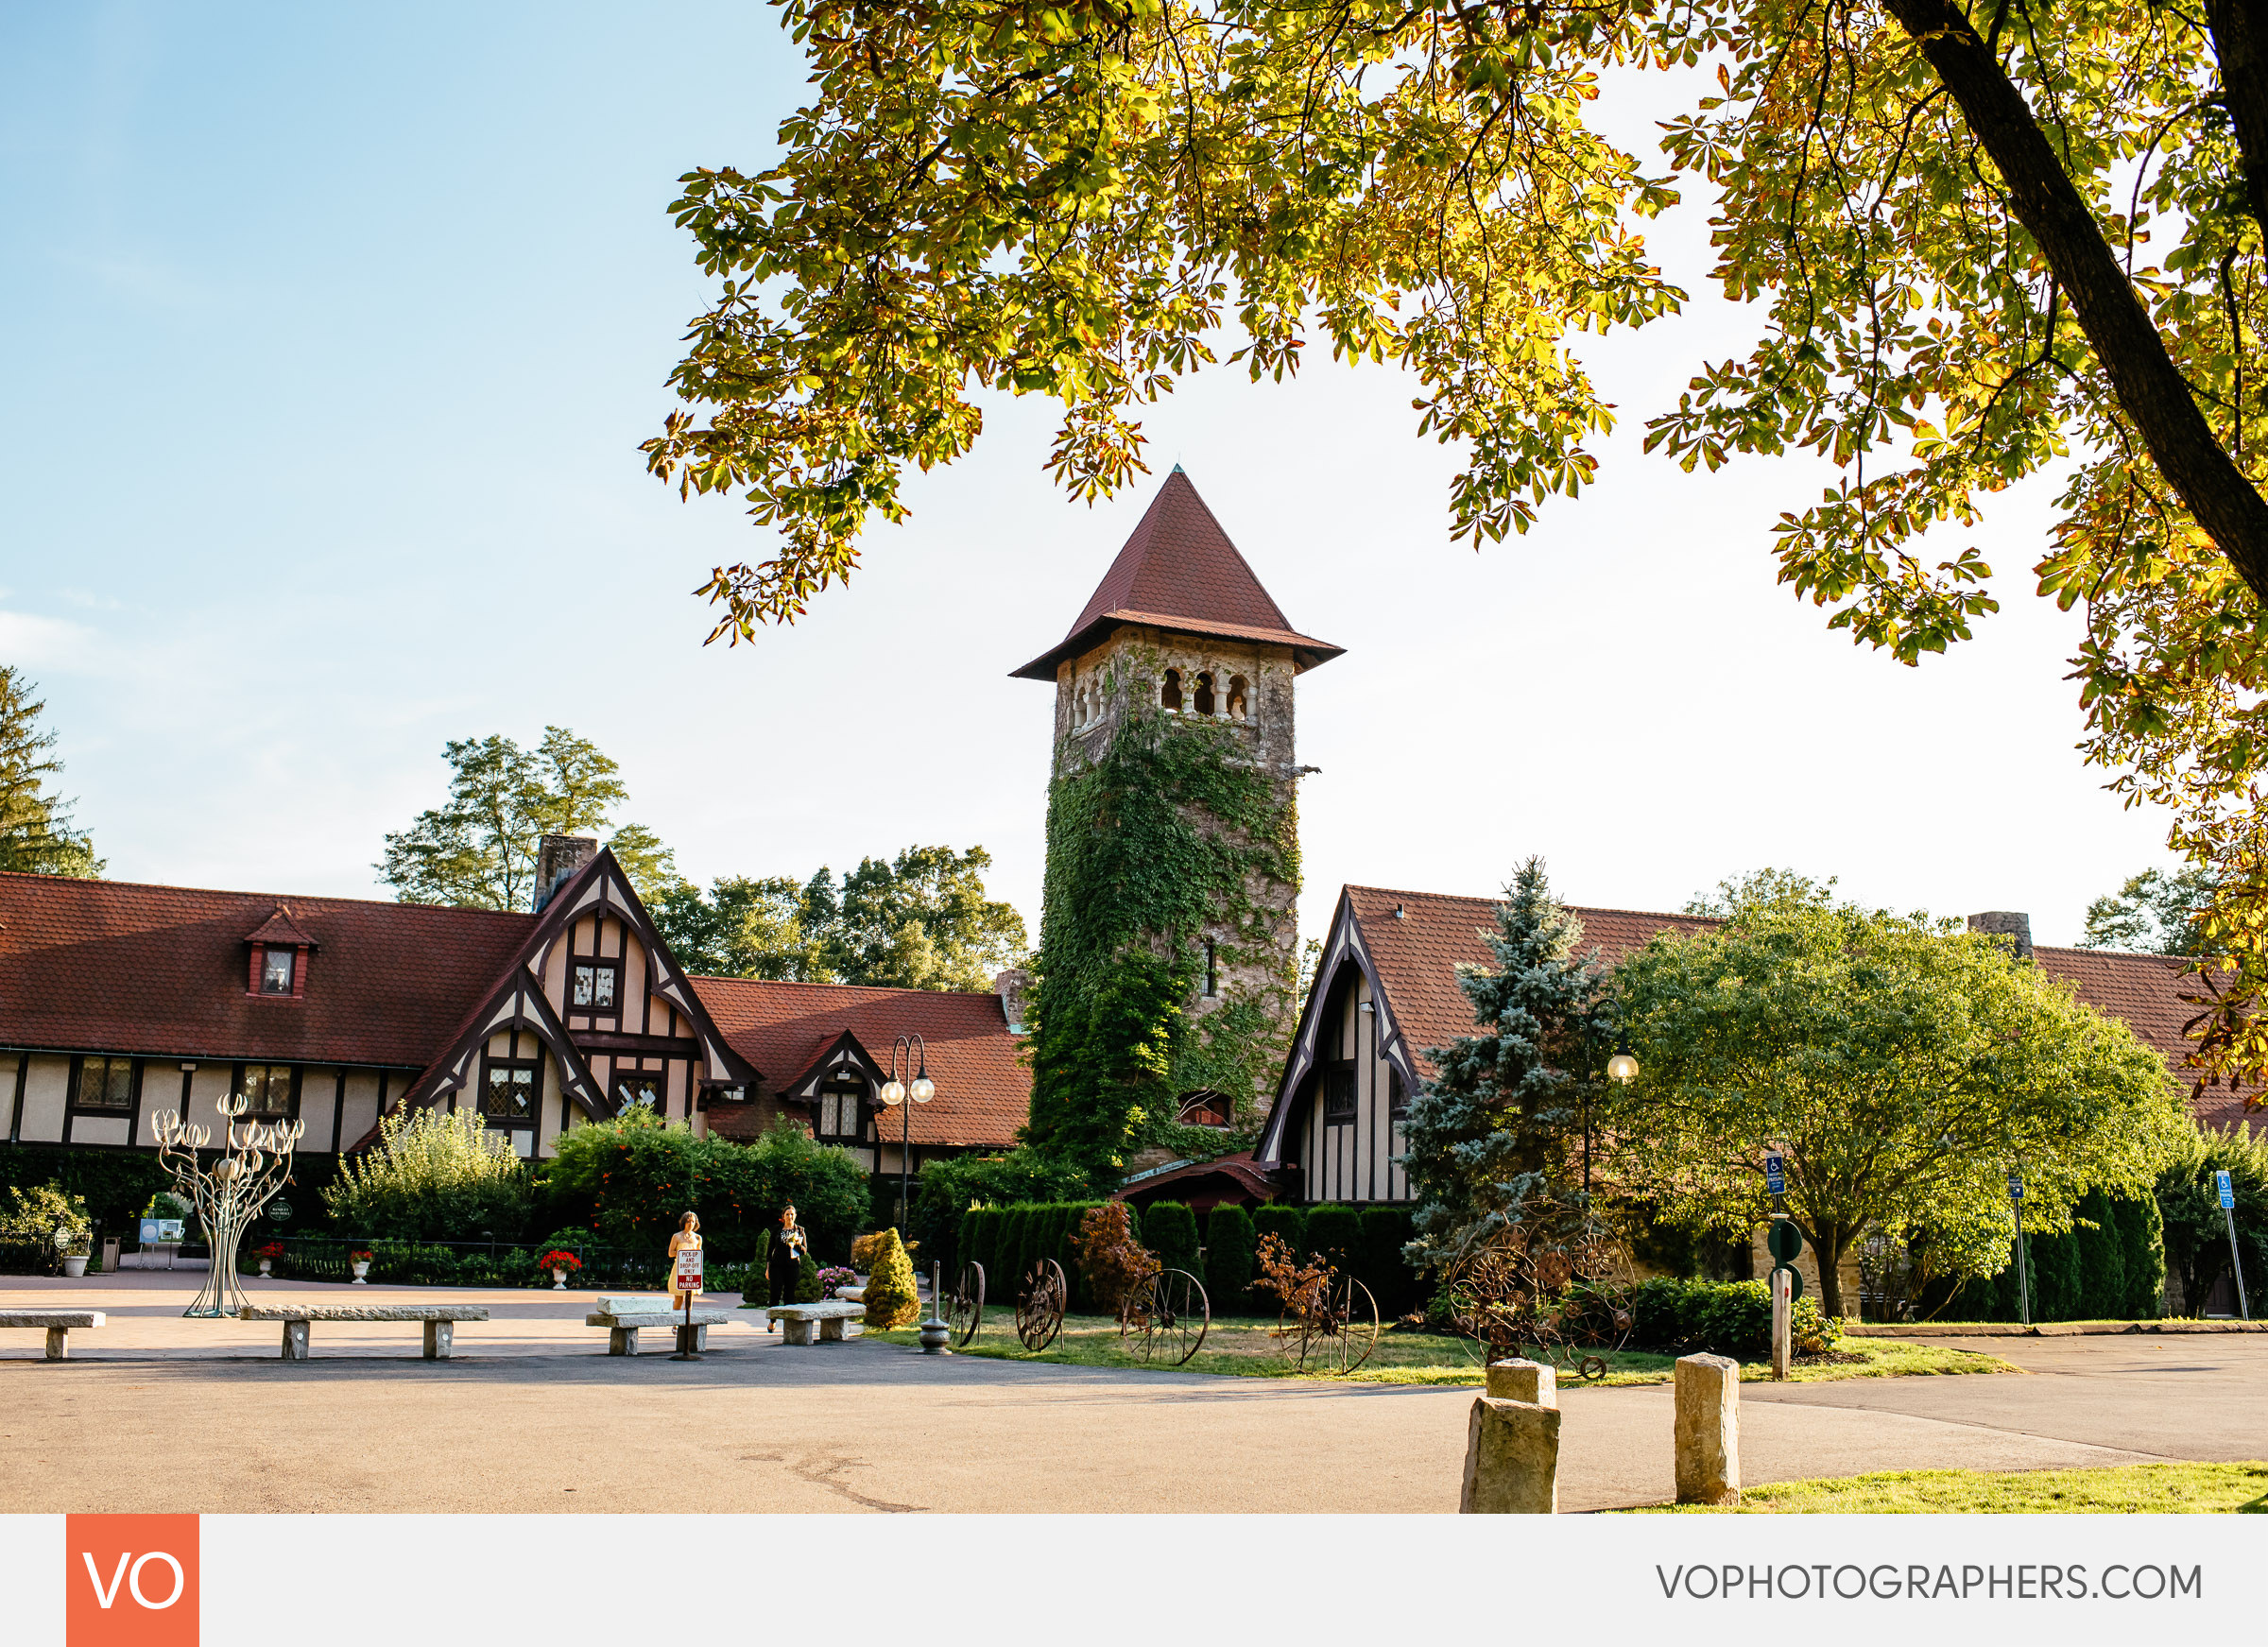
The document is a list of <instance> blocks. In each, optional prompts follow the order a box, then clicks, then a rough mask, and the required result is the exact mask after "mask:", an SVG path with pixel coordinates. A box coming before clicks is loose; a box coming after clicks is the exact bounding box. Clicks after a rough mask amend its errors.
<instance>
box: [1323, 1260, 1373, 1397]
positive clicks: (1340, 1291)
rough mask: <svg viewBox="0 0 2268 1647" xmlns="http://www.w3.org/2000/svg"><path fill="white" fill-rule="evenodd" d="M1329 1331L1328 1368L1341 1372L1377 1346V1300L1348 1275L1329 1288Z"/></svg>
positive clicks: (1360, 1360) (1349, 1369)
mask: <svg viewBox="0 0 2268 1647" xmlns="http://www.w3.org/2000/svg"><path fill="white" fill-rule="evenodd" d="M1331 1314H1332V1335H1331V1337H1330V1338H1329V1339H1328V1340H1327V1341H1326V1348H1327V1349H1328V1351H1329V1353H1330V1359H1331V1365H1332V1370H1333V1371H1334V1372H1337V1373H1339V1374H1340V1375H1341V1376H1344V1375H1346V1374H1348V1373H1350V1372H1352V1371H1354V1369H1355V1368H1356V1367H1358V1366H1361V1365H1362V1364H1363V1363H1365V1362H1366V1361H1368V1360H1369V1359H1370V1352H1371V1350H1373V1349H1375V1348H1376V1347H1378V1333H1379V1320H1378V1300H1377V1299H1376V1298H1374V1297H1372V1296H1371V1295H1370V1289H1369V1288H1368V1287H1366V1286H1364V1285H1363V1283H1362V1282H1360V1281H1358V1280H1356V1279H1354V1278H1352V1277H1351V1276H1350V1277H1349V1278H1346V1279H1345V1280H1342V1281H1341V1282H1339V1284H1338V1285H1337V1286H1335V1287H1333V1288H1332V1290H1331Z"/></svg>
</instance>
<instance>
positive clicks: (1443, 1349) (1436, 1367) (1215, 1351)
mask: <svg viewBox="0 0 2268 1647" xmlns="http://www.w3.org/2000/svg"><path fill="white" fill-rule="evenodd" d="M865 1336H868V1337H870V1338H878V1339H881V1340H882V1341H884V1342H885V1343H888V1344H914V1343H917V1342H919V1334H918V1333H917V1332H916V1331H915V1330H914V1329H912V1328H910V1327H905V1328H899V1329H897V1330H892V1331H888V1332H874V1333H868V1334H866V1335H865ZM1126 1342H1127V1341H1126V1340H1125V1339H1122V1338H1121V1336H1120V1334H1119V1330H1118V1323H1117V1322H1116V1321H1114V1320H1112V1319H1111V1318H1110V1317H1109V1316H1108V1315H1066V1316H1065V1317H1064V1318H1063V1333H1062V1336H1061V1337H1059V1338H1057V1340H1056V1342H1055V1343H1054V1344H1053V1345H1051V1346H1050V1347H1048V1348H1047V1350H1046V1351H1045V1352H1044V1353H1042V1354H1040V1355H1032V1354H1029V1353H1028V1352H1027V1351H1026V1350H1025V1349H1024V1347H1023V1346H1022V1344H1020V1343H1018V1342H1017V1339H1016V1325H1015V1318H1014V1315H1013V1312H1010V1311H1008V1310H1005V1309H1002V1308H999V1307H988V1308H987V1309H986V1311H985V1325H984V1329H983V1330H982V1331H980V1332H979V1333H978V1334H977V1335H976V1339H975V1341H974V1342H973V1343H971V1345H970V1346H969V1347H967V1348H966V1349H963V1350H959V1351H957V1352H956V1353H958V1354H961V1355H982V1356H991V1357H994V1358H996V1359H998V1360H1003V1361H1042V1362H1053V1363H1056V1364H1060V1365H1067V1366H1115V1367H1137V1368H1139V1367H1141V1366H1142V1365H1143V1363H1142V1362H1140V1361H1138V1360H1136V1359H1135V1358H1134V1357H1133V1356H1131V1355H1129V1354H1127V1353H1126V1350H1125V1344H1126ZM1844 1350H1845V1357H1839V1358H1837V1359H1835V1360H1832V1361H1822V1362H1817V1363H1813V1364H1808V1365H1806V1364H1798V1365H1797V1366H1796V1367H1795V1370H1794V1373H1793V1375H1792V1376H1793V1378H1794V1380H1795V1381H1798V1382H1805V1383H1813V1382H1823V1381H1832V1380H1837V1379H1866V1378H1890V1377H1899V1376H1903V1375H1907V1374H1913V1373H1984V1372H2015V1371H2018V1370H2019V1369H2018V1368H2016V1367H2013V1366H2011V1365H2009V1364H2008V1363H2006V1362H2004V1361H2001V1360H1999V1359H1997V1358H1995V1357H1993V1356H1989V1355H1979V1354H1976V1353H1975V1352H1973V1351H1970V1350H1964V1349H1948V1348H1942V1347H1938V1346H1935V1345H1924V1344H1904V1343H1900V1342H1899V1341H1897V1340H1895V1339H1880V1338H1871V1339H1846V1340H1845V1341H1844ZM1675 1360H1676V1358H1675V1356H1668V1355H1652V1354H1648V1353H1646V1352H1644V1351H1642V1350H1634V1349H1632V1350H1624V1351H1622V1352H1620V1353H1618V1354H1616V1355H1614V1356H1613V1357H1611V1358H1610V1365H1609V1366H1608V1369H1607V1372H1606V1377H1605V1378H1603V1379H1597V1380H1594V1381H1592V1384H1593V1385H1597V1384H1659V1383H1667V1382H1668V1381H1669V1380H1670V1376H1671V1367H1672V1366H1673V1364H1675ZM1311 1368H1312V1364H1311ZM1179 1370H1180V1371H1182V1372H1194V1373H1218V1374H1223V1375H1226V1376H1229V1377H1232V1378H1293V1377H1299V1376H1306V1377H1309V1378H1316V1377H1325V1376H1329V1375H1326V1374H1321V1373H1317V1372H1315V1371H1313V1370H1310V1371H1309V1372H1308V1373H1306V1374H1305V1375H1300V1374H1298V1373H1297V1372H1296V1371H1295V1369H1294V1368H1293V1366H1292V1365H1291V1363H1290V1362H1289V1360H1288V1359H1286V1357H1285V1355H1284V1353H1283V1346H1282V1345H1281V1344H1280V1342H1279V1341H1278V1339H1277V1337H1276V1320H1275V1318H1274V1317H1273V1316H1270V1317H1268V1318H1266V1319H1261V1318H1259V1317H1254V1316H1216V1317H1215V1318H1214V1320H1213V1323H1212V1330H1211V1331H1210V1332H1208V1333H1207V1334H1206V1336H1205V1345H1204V1347H1203V1348H1201V1349H1199V1350H1198V1351H1197V1353H1196V1355H1195V1357H1194V1359H1193V1360H1191V1362H1190V1363H1189V1364H1188V1365H1186V1366H1184V1367H1182V1368H1180V1369H1179ZM1771 1376H1772V1368H1771V1365H1770V1364H1769V1363H1764V1362H1755V1363H1750V1364H1746V1365H1744V1366H1743V1367H1742V1368H1741V1378H1742V1381H1744V1382H1756V1381H1762V1380H1768V1379H1769V1378H1771ZM1352 1377H1353V1379H1354V1381H1356V1382H1358V1383H1369V1384H1478V1383H1480V1382H1481V1381H1482V1380H1481V1365H1480V1363H1479V1362H1478V1361H1477V1360H1475V1359H1474V1358H1473V1355H1472V1353H1471V1349H1470V1347H1469V1345H1467V1343H1466V1342H1465V1341H1464V1340H1463V1339H1460V1338H1454V1337H1451V1336H1449V1335H1447V1334H1441V1333H1432V1332H1383V1333H1381V1334H1380V1335H1379V1340H1378V1345H1377V1347H1376V1348H1374V1349H1372V1350H1371V1352H1370V1358H1369V1360H1367V1361H1366V1362H1365V1363H1364V1364H1362V1366H1361V1367H1360V1368H1359V1369H1358V1370H1357V1371H1356V1372H1355V1373H1354V1374H1353V1375H1352ZM1560 1387H1561V1388H1562V1389H1582V1388H1586V1387H1589V1386H1586V1385H1585V1383H1584V1381H1582V1380H1580V1379H1578V1378H1576V1377H1574V1376H1573V1375H1572V1374H1569V1375H1567V1376H1566V1378H1565V1379H1564V1380H1563V1381H1562V1382H1561V1385H1560Z"/></svg>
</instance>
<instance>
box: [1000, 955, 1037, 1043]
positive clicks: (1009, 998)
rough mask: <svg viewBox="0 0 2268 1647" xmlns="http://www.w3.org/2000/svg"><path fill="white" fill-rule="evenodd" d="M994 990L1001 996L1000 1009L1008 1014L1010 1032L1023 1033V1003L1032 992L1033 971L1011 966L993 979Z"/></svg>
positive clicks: (1013, 1033)
mask: <svg viewBox="0 0 2268 1647" xmlns="http://www.w3.org/2000/svg"><path fill="white" fill-rule="evenodd" d="M992 991H993V993H994V994H996V995H998V996H999V997H1000V1009H1001V1010H1002V1011H1003V1012H1005V1013H1006V1014H1007V1015H1008V1033H1009V1034H1010V1035H1022V1034H1023V1032H1024V1031H1023V1004H1024V1002H1025V1001H1026V1000H1028V999H1029V998H1030V996H1031V993H1032V975H1031V973H1029V972H1028V971H1026V970H1025V969H1023V968H1022V967H1011V968H1009V969H1007V970H1006V971H1005V972H1003V973H1001V975H1000V976H999V977H997V978H995V979H993V980H992Z"/></svg>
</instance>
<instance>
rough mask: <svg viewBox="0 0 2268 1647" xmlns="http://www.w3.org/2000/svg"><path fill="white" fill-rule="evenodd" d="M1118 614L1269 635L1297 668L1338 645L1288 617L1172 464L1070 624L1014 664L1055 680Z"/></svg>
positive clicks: (1192, 628)
mask: <svg viewBox="0 0 2268 1647" xmlns="http://www.w3.org/2000/svg"><path fill="white" fill-rule="evenodd" d="M1122 624H1147V625H1149V626H1153V627H1155V628H1160V629H1176V630H1178V631H1180V632H1181V633H1183V634H1190V635H1217V636H1221V637H1223V638H1226V639H1229V640H1238V641H1265V642H1271V643H1275V644H1278V645H1282V646H1289V647H1291V648H1292V651H1293V659H1294V662H1295V664H1296V666H1297V668H1300V669H1312V668H1314V666H1315V665H1316V664H1318V663H1327V662H1329V661H1331V660H1332V659H1333V658H1336V657H1337V656H1338V655H1339V654H1340V653H1341V652H1342V651H1344V650H1345V648H1344V647H1341V646H1333V645H1332V643H1330V642H1328V641H1318V640H1316V639H1315V638H1314V636H1312V635H1303V634H1300V633H1299V632H1298V631H1297V629H1294V628H1293V627H1292V626H1291V623H1290V621H1289V620H1288V619H1286V618H1285V617H1284V615H1283V611H1282V609H1280V607H1278V606H1277V604H1276V603H1275V601H1274V600H1273V599H1271V598H1270V597H1269V594H1268V592H1267V591H1266V590H1265V589H1263V588H1262V587H1261V583H1260V579H1259V578H1258V577H1256V576H1254V575H1253V573H1252V568H1251V567H1250V565H1248V564H1247V563H1246V560H1245V558H1244V557H1243V556H1242V555H1240V554H1238V553H1237V550H1236V545H1235V544H1234V543H1231V542H1230V541H1229V534H1228V533H1226V532H1224V531H1222V530H1221V523H1219V522H1218V521H1216V520H1214V519H1213V518H1212V511H1211V509H1209V508H1207V507H1206V506H1205V500H1204V499H1203V498H1201V497H1199V496H1198V495H1197V489H1196V488H1195V487H1194V486H1192V485H1191V484H1190V481H1189V476H1187V475H1186V474H1183V473H1182V472H1181V469H1180V466H1179V465H1178V464H1177V465H1176V466H1175V468H1174V472H1173V473H1171V474H1169V475H1167V476H1166V477H1165V484H1164V485H1163V486H1161V487H1160V488H1159V489H1158V495H1157V496H1156V497H1155V498H1153V499H1151V500H1150V506H1149V509H1148V510H1147V512H1145V513H1144V514H1143V517H1142V523H1141V524H1140V525H1138V526H1136V527H1135V528H1134V535H1133V536H1132V537H1130V538H1128V539H1127V540H1126V541H1125V547H1124V548H1122V549H1121V550H1119V552H1118V558H1117V559H1115V560H1113V561H1112V562H1111V563H1110V570H1109V571H1108V572H1107V573H1105V574H1104V575H1103V581H1102V582H1101V583H1100V584H1098V585H1096V586H1095V591H1094V593H1093V595H1092V596H1091V598H1090V599H1089V600H1088V602H1087V609H1086V610H1084V611H1082V612H1081V613H1080V614H1079V618H1078V622H1076V623H1074V624H1073V625H1072V626H1071V632H1070V633H1069V634H1067V635H1065V636H1064V637H1063V639H1062V641H1061V642H1060V643H1058V644H1057V645H1055V646H1054V647H1052V648H1050V649H1049V650H1048V651H1046V652H1043V653H1041V654H1040V656H1039V657H1037V658H1035V659H1033V660H1032V661H1030V662H1029V663H1026V664H1025V665H1024V666H1023V667H1022V668H1021V669H1018V670H1015V671H1012V674H1013V675H1015V676H1017V677H1020V678H1023V679H1027V680H1053V679H1054V678H1056V665H1057V664H1058V663H1060V662H1061V661H1063V660H1064V659H1066V658H1075V657H1077V656H1078V655H1079V654H1080V653H1082V652H1087V651H1090V650H1091V649H1092V648H1094V647H1095V646H1098V645H1100V644H1101V643H1102V642H1103V641H1104V640H1105V639H1106V638H1107V637H1108V635H1109V634H1110V632H1111V631H1112V630H1113V629H1115V628H1117V627H1118V626H1120V625H1122Z"/></svg>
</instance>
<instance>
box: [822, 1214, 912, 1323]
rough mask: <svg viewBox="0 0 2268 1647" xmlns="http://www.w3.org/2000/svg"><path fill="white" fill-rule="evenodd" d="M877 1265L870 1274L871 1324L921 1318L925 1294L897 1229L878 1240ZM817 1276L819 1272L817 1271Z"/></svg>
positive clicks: (868, 1312)
mask: <svg viewBox="0 0 2268 1647" xmlns="http://www.w3.org/2000/svg"><path fill="white" fill-rule="evenodd" d="M875 1248H876V1250H875V1253H874V1267H873V1269H872V1270H871V1271H869V1272H868V1278H867V1326H868V1329H869V1330H873V1331H877V1332H880V1331H885V1330H888V1329H890V1328H892V1327H910V1326H912V1325H913V1324H914V1323H915V1322H916V1321H918V1320H919V1319H920V1318H921V1295H920V1292H919V1289H918V1288H917V1286H916V1285H915V1282H914V1264H913V1261H912V1260H911V1259H909V1258H908V1257H907V1256H906V1252H905V1243H904V1242H902V1241H901V1240H900V1239H899V1237H898V1232H897V1231H896V1230H895V1229H885V1230H884V1231H883V1232H882V1234H881V1235H880V1236H878V1237H877V1238H876V1240H875ZM813 1280H814V1281H815V1283H816V1280H817V1272H816V1270H815V1271H814V1272H813Z"/></svg>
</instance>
